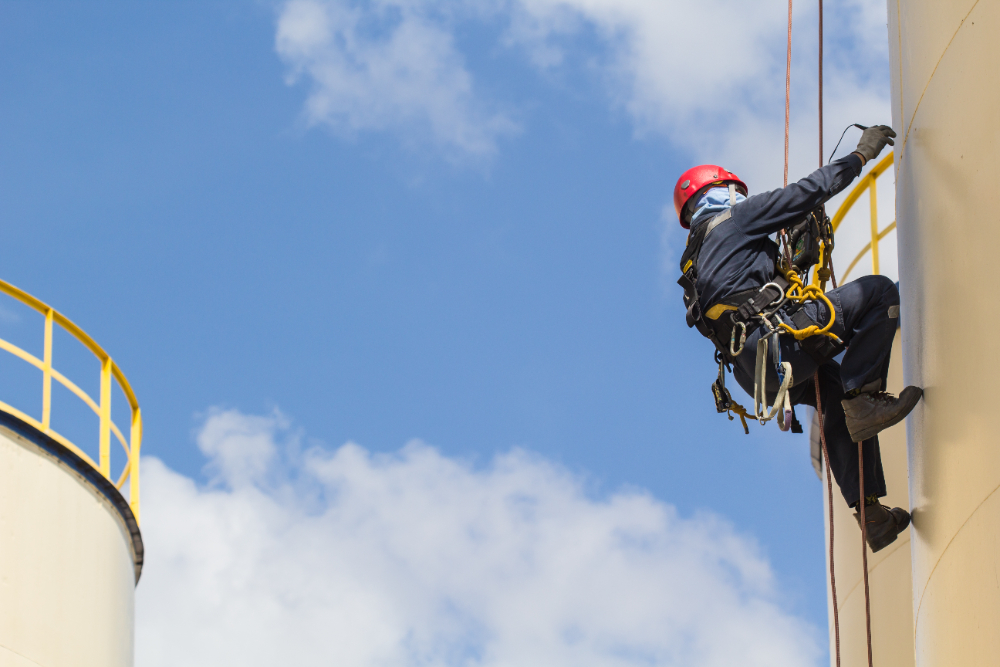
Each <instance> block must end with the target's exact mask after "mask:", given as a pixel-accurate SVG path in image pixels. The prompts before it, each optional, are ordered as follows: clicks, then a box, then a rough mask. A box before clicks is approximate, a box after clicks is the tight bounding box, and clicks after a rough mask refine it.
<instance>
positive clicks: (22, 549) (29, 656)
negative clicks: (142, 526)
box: [0, 427, 136, 667]
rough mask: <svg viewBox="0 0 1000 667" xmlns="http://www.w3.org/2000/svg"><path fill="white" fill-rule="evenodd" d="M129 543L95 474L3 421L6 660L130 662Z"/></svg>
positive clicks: (1, 657) (15, 666) (2, 626)
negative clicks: (92, 478) (90, 477)
mask: <svg viewBox="0 0 1000 667" xmlns="http://www.w3.org/2000/svg"><path fill="white" fill-rule="evenodd" d="M132 544H133V542H132V538H131V536H130V534H129V530H128V528H127V527H126V524H125V521H124V519H123V518H122V516H121V514H120V513H119V512H118V510H117V509H116V508H115V507H114V506H113V505H112V504H111V502H110V501H109V500H108V498H107V497H106V496H105V495H104V494H103V493H101V492H100V491H98V490H97V488H95V486H94V485H93V484H92V483H91V482H89V481H87V480H85V479H83V478H82V477H81V476H80V475H78V474H77V473H76V472H74V471H73V470H72V468H71V467H70V466H67V465H66V464H65V463H63V462H61V461H59V460H58V459H56V458H55V457H54V456H52V455H51V454H49V453H47V452H45V451H43V450H42V449H40V448H39V447H38V446H36V445H35V444H34V443H33V442H30V441H29V440H26V439H25V438H23V437H21V436H20V435H17V434H16V433H14V432H12V431H10V430H8V429H6V428H3V427H0V667H28V666H34V665H41V666H42V667H90V666H94V667H98V666H99V667H130V666H131V665H132V663H133V618H132V616H133V600H134V595H135V583H136V574H135V567H134V560H133V553H132V551H133V549H132Z"/></svg>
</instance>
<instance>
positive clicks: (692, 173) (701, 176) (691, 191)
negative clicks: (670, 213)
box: [674, 164, 747, 229]
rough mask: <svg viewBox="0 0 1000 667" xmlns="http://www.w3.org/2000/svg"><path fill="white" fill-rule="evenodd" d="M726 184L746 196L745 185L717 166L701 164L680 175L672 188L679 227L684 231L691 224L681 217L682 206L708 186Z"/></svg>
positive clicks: (738, 178)
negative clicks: (732, 185) (729, 184)
mask: <svg viewBox="0 0 1000 667" xmlns="http://www.w3.org/2000/svg"><path fill="white" fill-rule="evenodd" d="M727 183H735V184H736V187H737V189H738V190H740V191H741V192H742V194H743V196H744V197H745V196H746V194H747V185H746V183H744V182H743V181H741V180H740V177H739V176H737V175H736V174H734V173H733V172H731V171H727V170H725V169H723V168H722V167H720V166H718V165H714V164H702V165H699V166H697V167H691V168H690V169H688V170H687V171H685V172H684V173H683V174H681V177H680V178H678V179H677V185H675V186H674V210H675V211H677V218H678V219H679V220H680V221H681V227H683V228H684V229H689V228H690V227H691V223H690V222H688V221H687V220H685V219H684V216H683V215H681V213H682V212H683V210H684V205H685V204H687V203H688V200H689V199H691V197H693V196H694V195H695V194H696V193H698V192H700V191H701V190H702V189H704V188H706V187H707V186H709V185H724V184H727Z"/></svg>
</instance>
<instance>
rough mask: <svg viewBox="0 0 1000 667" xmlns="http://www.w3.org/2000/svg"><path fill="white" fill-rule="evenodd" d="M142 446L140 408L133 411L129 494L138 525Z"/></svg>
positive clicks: (130, 505)
mask: <svg viewBox="0 0 1000 667" xmlns="http://www.w3.org/2000/svg"><path fill="white" fill-rule="evenodd" d="M141 446H142V414H141V413H140V411H139V408H135V409H134V410H133V411H132V432H131V433H130V434H129V448H128V449H129V451H128V467H129V473H128V476H129V487H128V489H129V492H128V504H129V507H131V508H132V514H133V515H135V520H136V523H138V522H139V448H140V447H141Z"/></svg>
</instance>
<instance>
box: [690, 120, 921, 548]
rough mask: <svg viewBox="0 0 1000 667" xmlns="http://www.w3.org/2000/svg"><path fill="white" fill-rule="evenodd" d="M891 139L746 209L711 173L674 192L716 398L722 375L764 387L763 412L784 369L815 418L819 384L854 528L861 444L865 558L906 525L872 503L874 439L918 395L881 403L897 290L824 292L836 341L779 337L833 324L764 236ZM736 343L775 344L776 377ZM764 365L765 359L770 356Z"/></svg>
mask: <svg viewBox="0 0 1000 667" xmlns="http://www.w3.org/2000/svg"><path fill="white" fill-rule="evenodd" d="M895 136H896V133H895V132H893V131H892V129H891V128H889V127H887V126H885V125H880V126H875V127H870V128H868V129H866V130H864V133H863V135H862V136H861V141H860V142H859V143H858V148H857V150H856V151H855V152H853V153H851V154H850V155H848V156H847V157H844V158H841V159H839V160H837V161H836V162H832V163H831V164H829V165H827V166H825V167H822V168H820V169H818V170H816V171H815V172H813V173H812V174H810V175H809V176H807V177H806V178H803V179H802V180H800V181H798V182H797V183H792V184H790V185H788V186H787V187H784V188H781V189H779V190H772V191H771V192H764V193H761V194H758V195H754V196H752V197H749V196H748V192H747V187H746V185H745V184H744V183H743V181H741V180H740V179H739V178H738V177H737V176H736V175H735V174H733V173H731V172H729V171H726V170H725V169H723V168H722V167H718V166H715V165H701V166H698V167H694V168H692V169H689V170H688V171H686V172H684V174H682V175H681V177H680V178H679V179H678V181H677V185H676V186H675V188H674V207H675V209H676V211H677V216H678V218H679V219H680V224H681V226H682V227H684V228H685V229H689V230H690V233H689V235H688V242H687V247H686V249H685V251H684V255H683V257H682V259H681V273H682V274H683V277H682V278H681V280H680V281H679V282H680V284H681V285H682V286H683V287H684V288H685V296H684V301H685V305H686V306H687V323H688V326H692V327H696V328H697V329H698V331H699V332H700V333H702V335H704V336H706V337H707V338H709V339H710V340H712V341H713V343H715V346H716V349H717V350H718V352H717V354H716V359H717V360H718V361H719V363H720V379H721V380H722V383H723V385H722V390H723V392H725V394H726V395H727V396H728V391H727V390H725V384H724V374H723V371H722V366H723V365H724V364H725V365H732V369H733V375H734V376H735V378H736V381H737V382H738V383H739V384H740V386H741V387H742V388H743V389H744V390H745V391H746V392H747V393H748V394H750V395H752V396H753V395H754V389H755V386H754V384H755V378H757V381H758V382H759V380H760V378H763V382H761V383H760V384H763V385H764V386H763V387H757V389H758V392H759V393H760V394H762V395H763V396H764V399H765V400H764V402H765V404H766V402H767V396H768V395H771V396H775V395H777V394H778V392H779V388H780V386H781V383H782V382H783V381H784V378H783V377H782V375H783V374H782V368H787V367H788V366H787V365H782V363H780V362H787V363H789V364H791V369H792V374H791V376H792V378H793V380H792V381H791V383H790V384H788V389H787V395H788V397H789V398H790V399H791V401H790V402H791V404H793V405H798V404H803V403H804V404H806V405H810V406H812V407H814V408H815V407H816V394H815V392H814V391H813V388H814V383H813V375H814V374H815V373H817V372H818V373H819V384H820V395H821V397H822V408H823V427H824V430H825V433H826V439H827V449H828V451H829V459H830V469H831V472H833V476H834V478H835V479H836V480H837V484H838V485H839V486H840V491H841V493H842V494H843V496H844V499H845V500H846V501H847V503H848V505H850V506H851V507H853V508H855V510H856V511H855V517H856V518H857V519H858V523H859V526H860V521H861V519H860V513H859V512H858V511H857V508H858V505H859V503H860V502H861V501H862V499H861V498H860V497H859V496H860V490H859V489H860V486H859V479H858V447H857V443H858V442H862V443H863V444H862V448H863V452H864V455H863V462H864V466H865V470H864V475H865V479H864V488H865V491H866V496H867V497H866V498H865V499H864V503H865V523H866V524H867V536H868V544H869V546H870V547H871V549H872V551H879V550H880V549H883V548H885V547H886V546H888V545H889V544H891V543H892V542H893V541H895V539H896V536H897V535H898V534H899V533H901V532H902V531H903V530H905V529H906V527H907V526H908V525H909V523H910V515H909V513H908V512H907V511H906V510H904V509H901V508H899V507H895V508H891V509H890V508H888V507H885V506H883V505H882V504H881V503H880V502H879V501H878V499H879V498H881V497H883V496H885V494H886V489H885V477H884V475H883V473H882V462H881V458H880V454H879V445H878V436H877V434H878V433H879V432H880V431H882V430H883V429H886V428H888V427H890V426H892V425H894V424H896V423H898V422H900V421H901V420H902V419H903V418H904V417H906V415H907V414H908V413H909V412H910V411H911V410H912V409H913V408H914V406H915V405H916V404H917V401H919V400H920V396H921V395H922V393H923V392H922V390H921V389H920V388H918V387H907V388H906V389H904V390H903V391H902V393H901V394H900V395H899V397H898V398H897V397H895V396H893V395H892V394H889V393H887V392H886V391H885V389H886V378H887V376H888V372H889V358H890V351H891V349H892V341H893V338H894V337H895V335H896V323H897V319H898V317H899V290H898V289H897V288H896V285H895V283H893V281H892V280H890V279H889V278H886V277H885V276H880V275H872V276H864V277H862V278H859V279H857V280H854V281H852V282H850V283H848V284H846V285H842V286H841V287H839V288H837V289H833V290H830V291H829V292H826V297H827V298H828V299H829V301H830V303H831V304H832V305H833V309H834V314H835V318H834V322H833V325H832V328H831V329H830V330H829V331H830V333H831V334H833V335H834V336H835V337H834V336H829V335H821V336H811V337H809V338H805V339H804V340H796V338H795V337H794V336H791V335H780V336H779V335H778V333H780V331H778V330H777V329H776V327H777V326H781V323H783V324H784V325H787V327H786V328H785V330H786V331H787V330H788V329H790V328H797V329H799V330H802V329H804V328H805V327H807V326H809V325H813V324H815V325H817V326H819V327H822V326H823V324H822V323H825V322H828V321H829V319H830V316H831V313H830V312H829V309H828V308H827V306H826V304H825V303H824V302H823V301H822V300H819V299H817V300H808V301H805V302H804V303H800V302H794V301H792V300H788V299H786V298H785V292H786V290H788V287H789V283H788V281H787V280H785V279H784V277H783V276H782V275H781V271H780V270H779V259H780V251H779V247H778V244H777V243H776V242H775V241H774V240H772V239H771V238H770V236H771V235H773V234H776V233H778V232H779V231H780V230H783V229H792V228H793V227H795V226H796V225H798V224H800V223H801V222H802V221H803V220H805V219H807V218H808V217H809V216H810V215H815V212H816V211H817V209H819V210H820V211H822V209H821V207H822V206H823V204H825V203H826V202H827V201H828V200H829V199H830V198H831V197H833V196H834V195H836V194H837V193H838V192H840V191H842V190H843V189H844V188H846V187H847V186H848V185H849V184H850V183H851V181H853V180H854V179H855V178H857V177H858V176H859V175H860V174H861V170H862V167H863V166H864V165H865V163H866V162H868V161H869V160H873V159H875V157H876V156H877V155H878V154H879V153H880V152H881V151H882V149H883V148H885V146H886V144H889V145H892V143H893V141H892V137H895ZM823 217H824V218H825V214H823ZM775 304H778V305H777V306H776V305H775ZM738 330H741V331H738ZM738 334H745V336H746V342H745V346H746V347H747V348H749V349H751V350H752V349H754V348H755V347H756V346H757V345H758V341H759V340H761V338H765V340H771V341H773V343H772V352H773V354H774V359H775V361H776V363H775V364H774V365H773V366H772V365H770V363H769V361H768V360H766V359H765V363H764V367H765V368H764V372H763V375H762V374H761V369H760V364H761V362H760V357H761V354H760V352H758V355H757V359H755V356H754V355H753V354H751V353H749V352H743V347H744V346H743V345H742V344H741V345H739V349H736V342H735V341H736V340H737V339H738V338H740V337H741V336H740V335H738ZM845 348H846V352H845V354H844V357H843V361H842V362H841V363H837V362H836V361H835V360H834V357H836V356H837V355H838V354H840V353H841V352H843V351H844V350H845ZM764 349H765V350H766V347H765V348H764ZM763 356H764V357H767V356H769V355H768V354H767V353H766V351H765V352H764V354H763ZM778 400H780V399H778ZM717 401H718V396H717ZM755 401H756V399H755ZM723 407H724V406H723ZM755 409H756V406H755ZM720 411H724V410H723V409H722V408H720ZM789 414H790V413H789ZM779 419H780V416H779ZM786 420H789V418H788V417H786ZM789 421H790V420H789ZM784 428H787V426H785V427H784Z"/></svg>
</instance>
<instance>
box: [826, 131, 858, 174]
mask: <svg viewBox="0 0 1000 667" xmlns="http://www.w3.org/2000/svg"><path fill="white" fill-rule="evenodd" d="M852 127H856V128H858V129H859V130H867V129H868V128H867V127H865V126H864V125H859V124H857V123H851V124H850V125H848V126H847V127H845V128H844V131H843V132H841V133H840V139H838V140H837V145H836V146H834V147H833V152H832V153H830V162H833V156H834V155H836V154H837V149H838V148H840V142H841V141H843V140H844V135H845V134H847V131H848V130H849V129H851V128H852ZM830 162H827V164H830Z"/></svg>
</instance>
